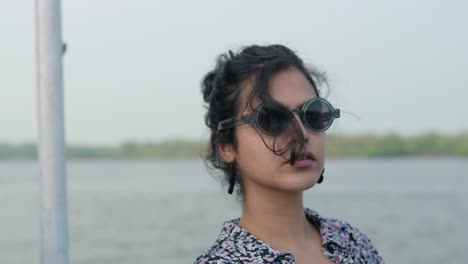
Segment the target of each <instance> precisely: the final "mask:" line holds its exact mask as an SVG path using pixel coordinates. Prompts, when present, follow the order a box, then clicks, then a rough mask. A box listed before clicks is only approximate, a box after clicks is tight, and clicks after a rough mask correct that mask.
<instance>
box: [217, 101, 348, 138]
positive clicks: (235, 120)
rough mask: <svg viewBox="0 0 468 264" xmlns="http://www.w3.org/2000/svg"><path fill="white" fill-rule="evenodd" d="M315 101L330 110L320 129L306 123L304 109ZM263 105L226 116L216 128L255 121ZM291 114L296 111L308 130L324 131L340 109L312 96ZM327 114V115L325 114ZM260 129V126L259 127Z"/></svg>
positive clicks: (220, 128)
mask: <svg viewBox="0 0 468 264" xmlns="http://www.w3.org/2000/svg"><path fill="white" fill-rule="evenodd" d="M316 101H321V102H323V103H324V104H325V105H326V106H327V107H328V108H329V109H330V112H331V119H330V122H329V123H328V125H327V126H326V127H324V128H322V129H314V128H312V127H310V126H309V124H307V122H306V113H307V112H306V109H307V108H308V107H309V105H310V104H312V103H314V102H316ZM262 107H263V105H260V106H259V107H257V108H256V109H255V110H254V111H252V112H251V113H249V114H246V115H243V116H236V117H231V118H228V119H225V120H223V121H220V122H219V123H218V127H217V129H218V130H224V129H228V128H232V127H236V126H240V125H243V124H251V123H255V122H256V120H258V118H257V116H258V113H259V112H260V111H261V109H262ZM290 111H291V113H292V114H294V113H296V114H298V116H299V119H300V120H301V123H302V124H303V125H304V126H305V127H306V128H307V129H309V130H310V131H313V132H323V131H326V130H327V129H328V128H329V127H330V126H331V125H332V123H333V121H334V120H335V118H339V117H340V109H335V108H334V107H333V106H332V105H331V104H330V102H328V101H327V100H325V99H323V98H321V97H315V98H312V99H310V100H308V101H307V102H305V103H304V104H303V105H302V107H301V109H293V110H290ZM327 116H328V115H327ZM260 129H261V128H260ZM261 130H262V129H261ZM262 132H264V133H266V134H268V133H267V132H266V131H263V130H262Z"/></svg>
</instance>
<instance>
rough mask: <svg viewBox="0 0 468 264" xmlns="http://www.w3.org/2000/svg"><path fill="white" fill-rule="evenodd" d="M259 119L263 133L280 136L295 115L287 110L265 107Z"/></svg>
mask: <svg viewBox="0 0 468 264" xmlns="http://www.w3.org/2000/svg"><path fill="white" fill-rule="evenodd" d="M257 117H258V119H257V124H258V126H259V128H260V129H261V130H262V132H263V133H265V134H268V135H279V134H281V133H283V132H284V131H285V130H286V129H287V127H288V126H289V122H290V121H291V119H292V118H293V115H292V113H291V112H290V111H288V109H285V108H280V107H268V106H264V107H262V109H261V110H260V111H259V112H258V116H257Z"/></svg>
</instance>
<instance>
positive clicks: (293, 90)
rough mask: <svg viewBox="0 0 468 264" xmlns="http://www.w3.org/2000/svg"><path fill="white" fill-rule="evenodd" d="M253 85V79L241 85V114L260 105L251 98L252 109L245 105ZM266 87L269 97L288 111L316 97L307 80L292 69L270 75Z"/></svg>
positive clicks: (296, 70)
mask: <svg viewBox="0 0 468 264" xmlns="http://www.w3.org/2000/svg"><path fill="white" fill-rule="evenodd" d="M254 83H255V78H250V79H248V80H246V81H245V82H244V83H243V84H242V86H243V87H244V89H242V91H241V105H242V106H241V112H243V113H247V112H251V111H252V110H253V109H254V108H256V107H257V106H258V105H259V104H260V100H259V99H258V98H252V108H250V106H249V105H247V98H248V97H249V95H250V93H251V92H252V89H253V86H254ZM268 86H269V94H270V96H271V97H272V98H273V99H274V100H276V101H278V102H280V103H282V104H283V105H285V106H286V107H288V108H290V109H293V108H297V107H299V106H301V105H302V104H303V103H304V102H306V101H307V100H309V99H311V98H314V97H317V95H316V93H315V90H314V87H313V86H312V84H311V83H310V82H309V80H307V78H306V77H305V76H304V74H303V73H302V72H301V71H300V70H298V69H296V68H294V67H291V68H288V69H284V70H281V71H279V72H277V73H275V74H274V75H272V76H271V78H270V81H269V84H268ZM242 109H243V111H242Z"/></svg>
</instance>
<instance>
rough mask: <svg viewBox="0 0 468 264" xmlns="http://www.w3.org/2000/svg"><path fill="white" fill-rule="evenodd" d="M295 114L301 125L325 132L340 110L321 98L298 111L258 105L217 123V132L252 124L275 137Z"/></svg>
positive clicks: (312, 100) (315, 99)
mask: <svg viewBox="0 0 468 264" xmlns="http://www.w3.org/2000/svg"><path fill="white" fill-rule="evenodd" d="M294 113H297V114H298V116H299V119H300V120H301V122H302V124H303V125H304V126H305V127H306V128H307V129H309V130H310V131H313V132H323V131H326V130H327V129H328V128H329V127H330V126H331V125H332V123H333V120H334V119H335V118H339V117H340V109H335V108H333V106H332V105H331V104H330V103H329V102H328V101H327V100H325V99H323V98H312V99H310V100H308V101H307V102H305V103H304V104H303V105H302V107H300V109H293V110H289V109H288V108H286V107H284V106H279V104H277V105H274V106H273V105H260V106H259V107H257V108H256V109H255V110H254V111H252V112H251V113H249V114H247V115H243V116H238V117H232V118H228V119H225V120H223V121H221V122H219V123H218V130H223V129H228V128H232V127H235V126H240V125H243V124H252V123H254V124H255V125H256V126H257V127H258V128H259V129H260V130H261V131H262V132H263V133H265V134H267V135H272V136H276V135H279V134H281V133H283V132H284V131H285V130H286V129H287V128H288V127H289V126H290V122H291V121H292V120H293V119H294Z"/></svg>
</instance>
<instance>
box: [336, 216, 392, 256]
mask: <svg viewBox="0 0 468 264" xmlns="http://www.w3.org/2000/svg"><path fill="white" fill-rule="evenodd" d="M329 220H330V221H331V222H332V223H333V224H334V225H335V226H336V227H337V228H339V229H340V230H341V231H342V232H343V233H344V238H345V240H346V243H347V245H348V247H349V248H351V249H352V250H353V251H355V252H357V253H358V254H359V255H361V256H362V257H363V258H364V259H366V260H367V261H368V262H367V263H383V260H382V258H381V256H380V255H379V252H378V250H377V248H376V247H375V245H374V243H373V242H372V240H371V239H370V238H369V237H368V236H367V235H366V234H365V233H364V232H362V231H361V230H360V229H359V228H358V227H356V226H353V225H351V224H350V223H348V222H345V221H342V220H338V219H329ZM342 235H343V234H342Z"/></svg>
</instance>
